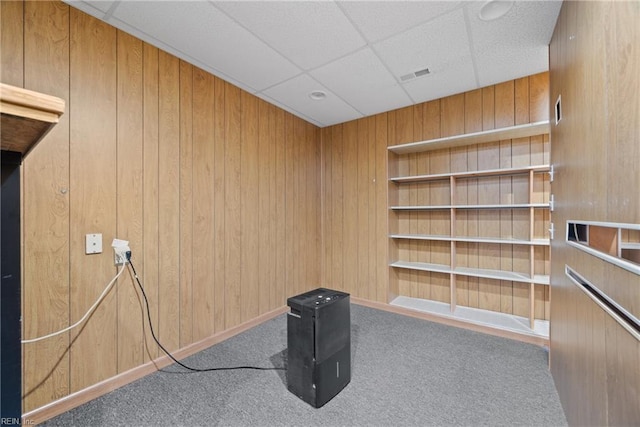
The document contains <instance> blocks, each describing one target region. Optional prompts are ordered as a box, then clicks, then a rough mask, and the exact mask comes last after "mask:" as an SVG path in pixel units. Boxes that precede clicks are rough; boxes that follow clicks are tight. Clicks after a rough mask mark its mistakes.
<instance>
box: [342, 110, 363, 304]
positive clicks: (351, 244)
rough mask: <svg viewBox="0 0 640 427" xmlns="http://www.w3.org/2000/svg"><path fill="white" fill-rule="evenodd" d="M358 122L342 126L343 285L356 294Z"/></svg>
mask: <svg viewBox="0 0 640 427" xmlns="http://www.w3.org/2000/svg"><path fill="white" fill-rule="evenodd" d="M357 135H358V122H357V121H353V122H348V123H346V124H345V125H344V126H343V138H344V139H343V141H344V148H343V150H344V151H343V163H342V176H343V179H344V180H343V182H342V188H343V191H344V205H343V206H344V210H343V216H344V230H343V233H344V242H343V245H342V257H343V258H344V263H345V264H344V267H345V268H344V272H343V277H344V286H345V289H347V292H350V293H352V294H354V295H358V287H357V278H358V257H359V253H358V141H357Z"/></svg>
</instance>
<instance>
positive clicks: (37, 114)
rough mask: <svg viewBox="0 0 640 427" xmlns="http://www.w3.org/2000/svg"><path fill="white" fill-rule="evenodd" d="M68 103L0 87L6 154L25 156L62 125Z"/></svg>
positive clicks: (13, 88)
mask: <svg viewBox="0 0 640 427" xmlns="http://www.w3.org/2000/svg"><path fill="white" fill-rule="evenodd" d="M64 107H65V102H64V100H62V99H60V98H57V97H55V96H50V95H45V94H42V93H39V92H34V91H31V90H27V89H22V88H19V87H15V86H11V85H7V84H4V83H0V113H1V116H2V119H1V120H2V121H1V123H0V125H1V129H2V131H1V132H0V133H1V134H2V150H5V151H15V152H18V153H20V154H22V155H23V156H24V155H25V154H26V153H27V152H28V151H29V150H30V149H31V148H33V146H34V145H35V144H36V143H37V142H38V141H40V139H42V137H43V136H44V135H46V133H47V132H48V131H49V130H50V129H51V127H52V126H54V125H55V124H56V123H58V120H59V119H60V116H61V115H62V114H63V113H64Z"/></svg>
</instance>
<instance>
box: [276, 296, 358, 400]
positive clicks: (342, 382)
mask: <svg viewBox="0 0 640 427" xmlns="http://www.w3.org/2000/svg"><path fill="white" fill-rule="evenodd" d="M287 305H288V306H289V308H290V311H289V312H288V313H287V314H288V315H287V345H288V351H287V386H288V388H289V391H291V392H292V393H293V394H295V395H296V396H298V397H299V398H301V399H302V400H304V401H305V402H307V403H308V404H310V405H311V406H313V407H315V408H319V407H321V406H323V405H324V404H325V403H327V402H328V401H329V400H331V399H332V398H333V397H334V396H336V395H337V394H338V393H339V392H340V391H341V390H342V389H343V388H344V387H345V386H346V385H347V384H349V381H351V310H350V301H349V294H347V293H344V292H339V291H334V290H331V289H325V288H318V289H314V290H313V291H310V292H306V293H303V294H300V295H296V296H294V297H291V298H289V299H287Z"/></svg>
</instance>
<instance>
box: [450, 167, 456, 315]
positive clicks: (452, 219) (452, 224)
mask: <svg viewBox="0 0 640 427" xmlns="http://www.w3.org/2000/svg"><path fill="white" fill-rule="evenodd" d="M449 187H450V188H449V192H450V195H449V197H450V198H451V199H450V200H449V202H450V203H449V204H450V205H451V210H450V212H451V216H450V218H449V221H450V224H449V237H451V240H450V242H449V245H450V248H451V254H450V257H451V259H450V261H449V264H450V265H451V273H449V291H450V292H451V296H450V304H449V305H450V308H451V312H452V313H453V312H455V310H456V304H457V298H456V294H457V289H456V274H455V273H454V271H455V269H456V267H457V262H456V258H457V257H456V242H455V240H453V237H455V235H456V208H455V204H456V203H455V201H456V178H455V177H454V176H453V175H452V176H451V177H449Z"/></svg>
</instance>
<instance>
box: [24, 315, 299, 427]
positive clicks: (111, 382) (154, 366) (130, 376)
mask: <svg viewBox="0 0 640 427" xmlns="http://www.w3.org/2000/svg"><path fill="white" fill-rule="evenodd" d="M287 310H288V307H286V306H284V307H280V308H277V309H275V310H272V311H270V312H268V313H265V314H262V315H260V316H258V317H256V318H255V319H251V320H249V321H248V322H244V323H242V324H240V325H238V326H234V327H232V328H229V329H227V330H225V331H222V332H220V333H217V334H214V335H212V336H210V337H208V338H205V339H203V340H201V341H198V342H195V343H193V344H190V345H188V346H186V347H184V348H181V349H179V350H176V351H175V352H172V354H173V356H174V357H175V358H176V359H178V360H180V359H184V358H185V357H188V356H191V355H192V354H195V353H198V352H199V351H202V350H204V349H206V348H209V347H211V346H212V345H214V344H218V343H220V342H222V341H224V340H227V339H229V338H231V337H233V336H234V335H238V334H239V333H241V332H244V331H247V330H249V329H251V328H253V327H255V326H257V325H259V324H261V323H264V322H266V321H268V320H271V319H273V318H275V317H277V316H279V315H281V314H283V313H286V312H287ZM172 363H173V360H171V359H170V358H169V356H166V355H165V356H161V357H158V358H157V359H154V360H152V361H150V362H147V363H145V364H144V365H140V366H138V367H136V368H133V369H130V370H128V371H126V372H122V373H121V374H118V375H116V376H114V377H111V378H109V379H106V380H104V381H101V382H99V383H97V384H94V385H92V386H89V387H87V388H85V389H82V390H79V391H77V392H75V393H72V394H70V395H68V396H65V397H63V398H62V399H58V400H56V401H54V402H51V403H48V404H47V405H44V406H42V407H40V408H37V409H34V410H32V411H30V412H27V413H26V414H24V415H23V416H22V425H35V424H39V423H41V422H44V421H46V420H48V419H51V418H53V417H55V416H57V415H60V414H62V413H65V412H67V411H69V410H71V409H73V408H75V407H78V406H80V405H82V404H83V403H87V402H89V401H91V400H93V399H95V398H97V397H100V396H102V395H105V394H107V393H109V392H111V391H113V390H115V389H117V388H120V387H122V386H124V385H127V384H129V383H131V382H133V381H135V380H138V379H140V378H142V377H144V376H146V375H149V374H151V373H153V372H156V371H158V370H159V369H162V368H164V367H166V366H169V365H171V364H172Z"/></svg>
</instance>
